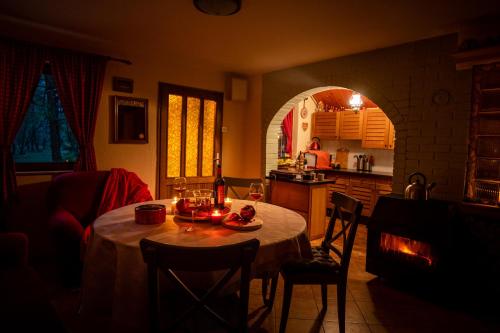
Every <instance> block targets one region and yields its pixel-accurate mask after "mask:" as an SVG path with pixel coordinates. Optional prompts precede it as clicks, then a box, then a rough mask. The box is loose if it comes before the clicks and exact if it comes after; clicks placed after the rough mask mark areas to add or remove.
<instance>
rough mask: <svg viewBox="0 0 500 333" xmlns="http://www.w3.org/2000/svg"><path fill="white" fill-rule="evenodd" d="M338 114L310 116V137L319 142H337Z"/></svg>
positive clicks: (324, 113)
mask: <svg viewBox="0 0 500 333" xmlns="http://www.w3.org/2000/svg"><path fill="white" fill-rule="evenodd" d="M339 128H340V112H315V113H313V115H312V129H311V137H315V136H317V137H318V138H320V139H321V140H338V139H339Z"/></svg>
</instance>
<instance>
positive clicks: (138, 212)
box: [135, 204, 167, 224]
mask: <svg viewBox="0 0 500 333" xmlns="http://www.w3.org/2000/svg"><path fill="white" fill-rule="evenodd" d="M166 215H167V213H166V209H165V205H157V204H148V205H140V206H137V207H135V223H137V224H161V223H163V222H165V217H166Z"/></svg>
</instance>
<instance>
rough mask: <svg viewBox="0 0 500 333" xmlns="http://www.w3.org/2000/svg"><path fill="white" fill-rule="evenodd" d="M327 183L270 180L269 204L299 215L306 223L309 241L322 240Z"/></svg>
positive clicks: (328, 183)
mask: <svg viewBox="0 0 500 333" xmlns="http://www.w3.org/2000/svg"><path fill="white" fill-rule="evenodd" d="M329 185H330V182H329V181H323V182H320V181H318V182H306V181H285V180H271V181H270V186H271V203H272V204H274V205H277V206H281V207H285V208H288V209H291V210H294V211H295V212H297V213H299V214H300V215H302V216H303V217H304V219H305V220H306V223H307V235H308V236H309V239H311V240H312V239H318V238H322V237H323V236H324V234H325V229H326V224H327V223H326V222H327V219H326V205H327V198H328V186H329Z"/></svg>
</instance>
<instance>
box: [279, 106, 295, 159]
mask: <svg viewBox="0 0 500 333" xmlns="http://www.w3.org/2000/svg"><path fill="white" fill-rule="evenodd" d="M281 126H283V132H284V133H283V134H284V135H285V136H286V147H285V152H287V153H288V154H289V156H291V155H292V130H293V109H292V110H291V111H290V112H288V114H287V115H286V117H285V119H283V122H282V123H281Z"/></svg>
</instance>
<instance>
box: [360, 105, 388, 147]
mask: <svg viewBox="0 0 500 333" xmlns="http://www.w3.org/2000/svg"><path fill="white" fill-rule="evenodd" d="M361 147H363V148H379V149H394V125H393V124H392V122H391V121H390V120H389V118H388V117H387V116H386V115H385V113H384V112H383V111H382V110H381V109H379V108H369V109H366V110H365V111H364V113H363V131H362V139H361Z"/></svg>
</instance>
